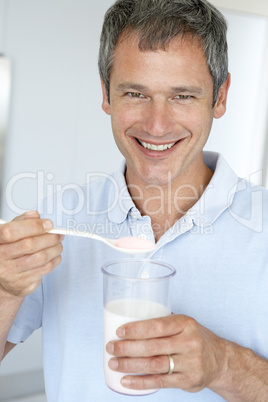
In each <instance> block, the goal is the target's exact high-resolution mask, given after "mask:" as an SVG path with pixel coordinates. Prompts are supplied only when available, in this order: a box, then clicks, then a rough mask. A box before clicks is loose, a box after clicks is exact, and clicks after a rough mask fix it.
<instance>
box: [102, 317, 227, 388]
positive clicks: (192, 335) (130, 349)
mask: <svg viewBox="0 0 268 402" xmlns="http://www.w3.org/2000/svg"><path fill="white" fill-rule="evenodd" d="M117 335H118V336H119V337H120V338H124V339H125V340H120V341H112V342H110V343H109V344H108V345H107V351H108V352H109V353H111V354H113V355H114V356H117V357H116V358H112V359H111V360H110V361H109V367H110V368H111V369H112V370H115V371H119V372H122V373H133V374H134V373H137V374H147V375H146V376H144V375H143V376H126V377H124V378H123V379H122V385H124V386H125V387H129V388H134V389H151V388H152V389H154V388H180V389H183V390H185V391H189V392H197V391H200V390H202V389H203V388H206V387H208V386H210V385H211V384H213V383H214V382H215V381H216V380H217V379H218V378H219V377H220V376H221V373H222V371H223V370H224V366H225V351H226V343H227V341H224V340H223V339H222V338H219V337H217V336H216V335H215V334H213V333H212V332H211V331H209V330H208V329H206V328H204V327H203V326H202V325H200V324H198V323H197V322H196V321H195V320H194V319H192V318H190V317H187V316H183V315H171V316H168V317H163V318H157V319H153V320H146V321H139V322H133V323H129V324H126V325H124V326H122V327H121V328H120V329H119V330H118V331H117ZM169 355H171V356H172V357H173V360H174V364H175V365H174V371H173V373H172V374H171V375H168V374H167V373H168V371H169V364H170V363H169V357H168V356H169Z"/></svg>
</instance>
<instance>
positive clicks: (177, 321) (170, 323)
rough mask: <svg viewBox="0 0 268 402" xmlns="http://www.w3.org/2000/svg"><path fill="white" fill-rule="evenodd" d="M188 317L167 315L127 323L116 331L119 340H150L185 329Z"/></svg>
mask: <svg viewBox="0 0 268 402" xmlns="http://www.w3.org/2000/svg"><path fill="white" fill-rule="evenodd" d="M187 319H188V317H186V316H183V315H175V314H172V315H169V316H167V317H160V318H154V319H151V320H145V321H135V322H129V323H127V324H124V325H122V326H121V327H119V328H118V330H117V331H116V335H117V336H118V337H119V338H126V339H150V338H161V337H164V336H171V335H176V334H179V333H181V332H183V330H184V329H185V327H186V325H187Z"/></svg>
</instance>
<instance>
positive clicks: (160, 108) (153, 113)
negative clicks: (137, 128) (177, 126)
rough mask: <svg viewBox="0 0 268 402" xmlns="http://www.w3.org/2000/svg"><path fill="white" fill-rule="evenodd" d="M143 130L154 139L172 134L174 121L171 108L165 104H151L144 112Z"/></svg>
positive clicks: (154, 102)
mask: <svg viewBox="0 0 268 402" xmlns="http://www.w3.org/2000/svg"><path fill="white" fill-rule="evenodd" d="M143 129H144V131H146V132H147V133H148V134H151V135H152V136H155V137H161V136H164V135H167V134H170V133H172V131H173V129H174V119H173V117H172V110H171V106H170V105H168V104H167V103H165V102H156V101H153V102H151V103H150V104H149V105H148V107H147V108H146V110H145V116H144V127H143Z"/></svg>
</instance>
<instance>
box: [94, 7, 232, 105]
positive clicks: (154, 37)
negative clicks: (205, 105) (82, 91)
mask: <svg viewBox="0 0 268 402" xmlns="http://www.w3.org/2000/svg"><path fill="white" fill-rule="evenodd" d="M123 32H124V33H134V32H136V33H138V35H139V49H140V50H141V51H147V50H157V49H165V48H166V46H167V45H168V44H169V43H170V41H171V40H172V39H174V38H175V37H177V36H181V37H184V36H185V35H187V34H191V35H193V36H194V37H198V38H199V39H200V40H201V44H202V46H203V50H204V54H205V56H206V59H207V65H208V68H209V71H210V73H211V75H212V77H213V106H214V105H215V103H216V101H217V99H218V92H219V89H220V87H221V86H222V84H223V83H224V82H225V81H226V79H227V77H228V45H227V39H226V34H227V23H226V20H225V18H224V16H223V15H222V14H221V13H220V11H218V10H217V9H216V8H215V7H214V6H213V5H212V4H210V3H209V2H207V1H206V0H117V1H116V2H115V4H114V5H113V6H111V7H110V8H109V9H108V11H107V12H106V14H105V17H104V23H103V28H102V33H101V38H100V50H99V72H100V75H101V78H102V79H103V82H104V85H105V89H106V92H107V96H108V100H109V94H110V91H109V87H110V73H111V70H112V66H113V58H114V50H115V47H116V44H117V42H118V39H119V37H120V35H121V34H122V33H123Z"/></svg>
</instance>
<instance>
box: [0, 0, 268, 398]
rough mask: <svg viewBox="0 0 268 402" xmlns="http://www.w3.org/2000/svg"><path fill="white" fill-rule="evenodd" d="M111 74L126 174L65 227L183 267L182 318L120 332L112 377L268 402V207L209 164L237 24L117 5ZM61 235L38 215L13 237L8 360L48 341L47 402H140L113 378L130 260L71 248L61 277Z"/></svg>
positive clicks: (169, 0) (163, 3)
mask: <svg viewBox="0 0 268 402" xmlns="http://www.w3.org/2000/svg"><path fill="white" fill-rule="evenodd" d="M99 67H100V74H101V84H102V91H103V109H104V111H105V112H106V113H108V114H110V115H111V120H112V128H113V133H114V137H115V141H116V143H117V146H118V148H119V149H120V151H121V152H122V154H123V155H124V157H125V160H126V165H125V168H124V169H123V170H122V172H118V173H116V174H114V175H113V176H112V177H110V178H107V179H106V180H99V181H97V182H95V183H92V184H91V185H90V186H89V187H88V188H84V189H83V191H84V194H85V200H86V202H85V205H84V206H83V208H81V210H80V211H76V212H75V213H74V212H73V211H74V209H75V200H74V199H72V198H71V197H70V196H69V195H67V196H66V199H65V205H66V210H69V212H70V213H66V214H62V216H61V217H60V218H61V224H62V226H65V227H70V225H71V224H72V225H76V226H77V227H78V226H79V225H82V224H83V225H88V226H89V227H91V228H95V230H96V228H99V230H102V234H105V235H107V236H109V237H116V236H118V237H119V236H124V235H129V234H131V235H135V236H139V235H140V236H146V237H147V238H148V239H151V240H152V239H155V240H156V242H157V243H156V246H157V248H156V251H155V252H154V254H153V258H156V259H158V260H163V261H165V262H168V263H170V264H172V265H174V266H175V267H176V268H177V275H176V277H175V279H174V297H173V302H172V305H173V312H174V314H172V315H171V316H169V317H165V318H159V319H154V320H148V321H141V322H138V323H130V324H127V325H124V326H123V327H121V328H120V329H118V332H117V334H118V336H119V338H121V339H120V340H118V341H113V342H110V343H109V344H108V345H106V348H107V351H108V352H109V353H110V354H111V355H112V358H111V360H110V362H109V365H110V368H111V369H113V370H115V371H119V372H123V373H126V376H125V377H124V378H123V380H122V384H123V385H124V386H125V387H126V388H133V389H152V388H160V389H161V391H159V392H156V393H155V394H152V395H149V396H146V400H148V401H158V400H162V399H163V398H166V400H169V401H173V400H182V401H206V402H207V401H218V400H219V401H220V400H224V399H227V400H230V401H266V400H268V362H267V359H268V342H267V339H268V324H267V305H268V295H267V285H266V283H267V280H268V261H267V251H266V248H267V240H268V216H267V212H268V211H267V206H266V205H267V197H268V195H267V192H266V191H265V190H263V189H261V188H251V186H250V184H249V183H246V182H245V181H243V180H239V179H238V178H237V176H236V175H235V174H234V173H233V172H232V170H231V169H230V168H229V166H228V165H227V164H226V162H225V161H224V159H223V158H222V156H220V155H216V154H210V153H203V147H204V145H205V143H206V140H207V138H208V135H209V132H210V129H211V126H212V123H213V119H214V118H220V117H221V116H222V115H223V114H224V113H225V110H226V102H227V94H228V89H229V85H230V76H229V74H228V66H227V44H226V23H225V21H224V18H223V17H222V15H221V14H220V13H219V12H218V11H217V10H216V9H215V8H214V7H213V6H211V5H210V4H209V3H207V2H206V1H204V0H136V1H135V0H134V1H133V0H132V1H129V0H119V1H117V2H116V3H115V5H114V6H113V7H111V8H110V9H109V10H108V12H107V14H106V17H105V21H104V24H103V32H102V36H101V47H100V58H99ZM55 197H57V195H55ZM54 203H55V200H54V201H52V204H53V205H54ZM46 209H47V210H51V201H50V203H49V206H48V207H47V208H46ZM256 211H257V213H259V214H261V223H262V227H261V229H260V228H259V227H257V226H256V224H255V222H251V220H250V219H249V218H250V213H253V212H254V213H256ZM55 216H57V220H59V211H57V215H55ZM255 216H256V215H255ZM48 217H49V216H48ZM51 217H52V215H51ZM53 220H55V217H54V218H53ZM57 223H58V221H57ZM50 228H51V221H50V220H48V219H40V218H39V215H38V214H37V213H36V212H33V211H31V212H29V213H27V214H25V215H23V216H21V217H19V218H17V219H16V220H14V221H13V222H11V223H10V224H7V225H4V226H2V227H1V229H0V240H1V248H0V256H1V265H0V284H1V287H0V295H1V307H0V308H1V322H0V323H1V325H0V328H1V329H0V331H1V345H2V346H1V347H2V349H1V351H2V352H3V354H6V353H7V352H8V351H9V350H11V349H12V347H13V346H14V345H15V344H16V343H18V342H21V341H24V340H25V339H26V338H27V337H28V336H29V335H30V334H31V333H32V332H33V331H34V329H36V328H39V327H40V326H42V327H43V344H44V372H45V382H46V393H47V397H48V401H64V402H68V401H72V402H73V401H89V400H101V401H113V400H114V401H120V400H122V401H123V400H126V399H127V398H128V397H127V396H124V395H119V394H116V393H115V392H113V391H112V390H109V389H108V387H106V386H105V383H104V378H103V369H102V344H101V332H102V308H101V306H102V301H101V287H102V278H101V273H100V266H101V265H102V264H103V263H104V262H106V261H107V259H113V258H120V255H119V253H118V252H116V251H110V250H108V249H107V247H105V246H104V245H102V244H101V243H97V242H92V241H88V240H87V239H84V240H81V239H73V238H66V239H65V247H64V252H63V254H62V262H61V264H60V265H59V266H58V267H57V268H56V269H54V268H55V266H57V265H58V264H59V263H60V259H61V257H60V254H61V252H62V246H61V241H62V238H60V237H59V236H57V235H51V234H47V231H48V230H49V229H50ZM121 258H122V257H121ZM129 258H131V257H129ZM26 296H27V297H26ZM15 316H16V318H15ZM14 319H15V320H14ZM8 334H9V335H8ZM7 337H8V338H7ZM6 339H8V341H7V342H6ZM172 363H174V367H172ZM170 364H171V365H170ZM171 369H172V370H171ZM127 373H133V374H141V375H127Z"/></svg>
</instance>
